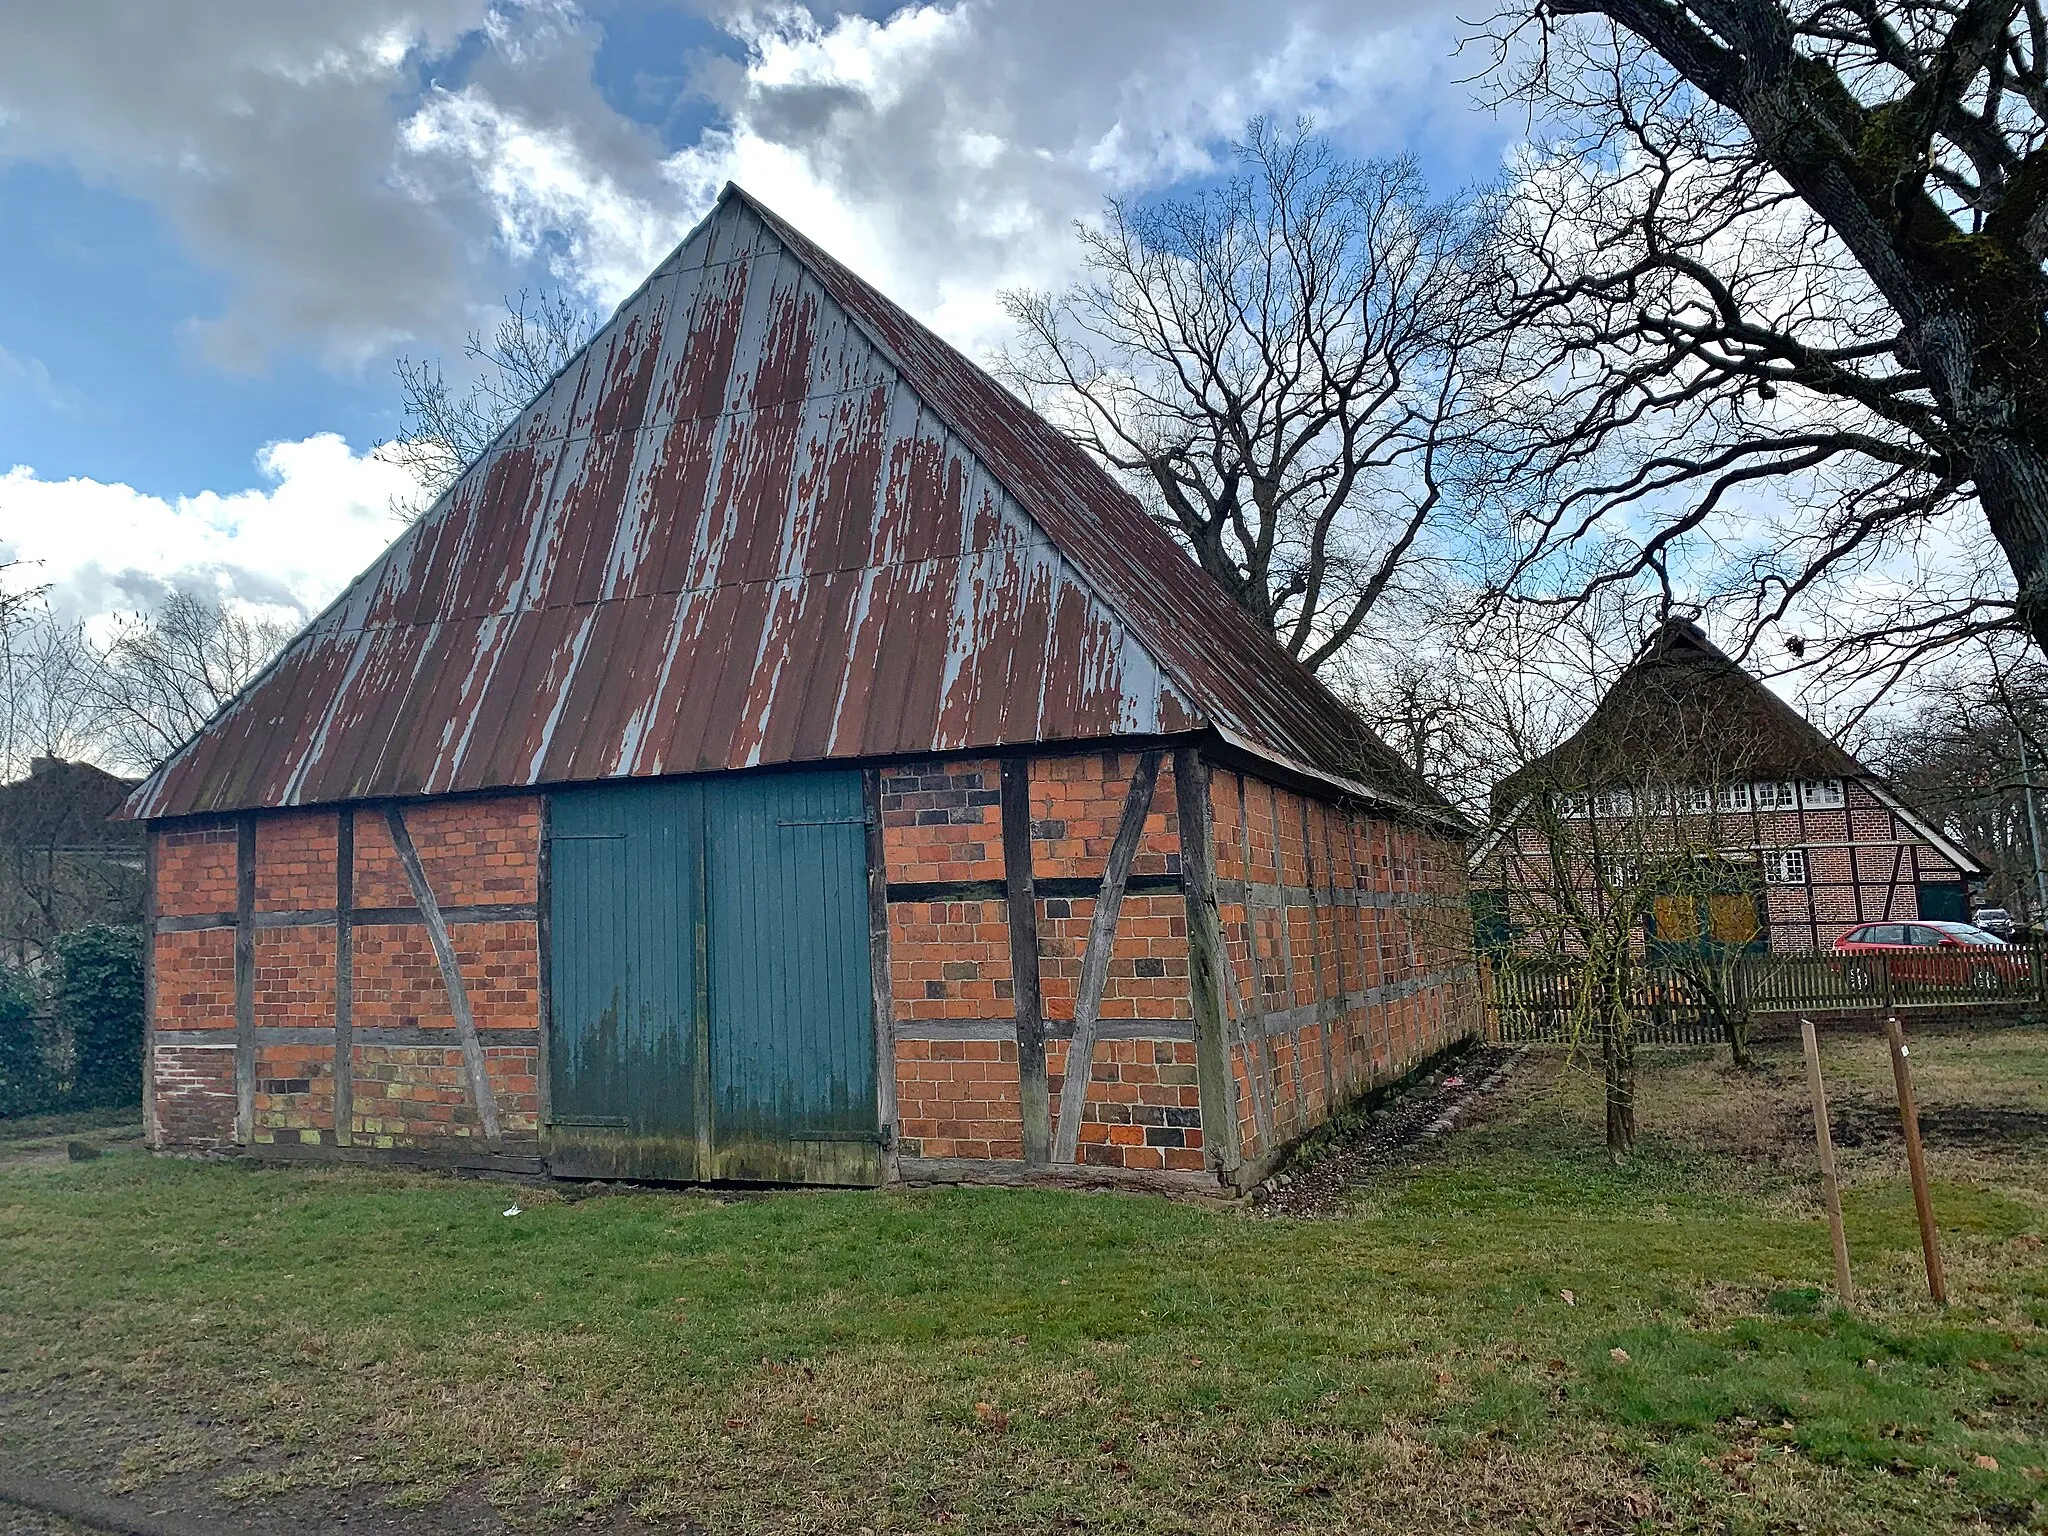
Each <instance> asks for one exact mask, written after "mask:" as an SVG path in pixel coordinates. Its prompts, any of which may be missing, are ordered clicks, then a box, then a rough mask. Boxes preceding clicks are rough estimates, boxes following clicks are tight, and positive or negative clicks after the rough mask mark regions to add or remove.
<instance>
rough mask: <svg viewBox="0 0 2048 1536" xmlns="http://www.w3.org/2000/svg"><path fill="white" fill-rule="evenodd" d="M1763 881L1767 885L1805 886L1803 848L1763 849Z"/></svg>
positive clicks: (1804, 856) (1804, 852) (1804, 855)
mask: <svg viewBox="0 0 2048 1536" xmlns="http://www.w3.org/2000/svg"><path fill="white" fill-rule="evenodd" d="M1764 881H1765V883H1766V884H1769V885H1804V884H1806V850H1805V849H1804V848H1767V849H1765V850H1764Z"/></svg>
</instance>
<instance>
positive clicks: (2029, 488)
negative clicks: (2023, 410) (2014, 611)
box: [1974, 434, 2048, 655]
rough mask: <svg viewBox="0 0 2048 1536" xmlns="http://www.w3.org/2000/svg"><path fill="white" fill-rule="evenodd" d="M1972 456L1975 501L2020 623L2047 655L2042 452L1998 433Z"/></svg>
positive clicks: (2047, 513)
mask: <svg viewBox="0 0 2048 1536" xmlns="http://www.w3.org/2000/svg"><path fill="white" fill-rule="evenodd" d="M1974 457H1975V464H1976V481H1977V499H1978V500H1979V501H1981V502H1982V503H1983V504H1984V516H1985V518H1986V519H1987V520H1988V521H1989V522H1990V524H1991V533H1992V536H1993V537H1994V538H1996V539H1997V540H1998V545H1999V548H2001V549H2003V550H2004V551H2005V558H2006V559H2007V560H2008V561H2009V562H2010V563H2011V565H2012V574H2013V579H2014V582H2015V584H2016V586H2017V589H2018V591H2017V601H2018V604H2019V618H2020V622H2021V623H2022V624H2024V625H2025V626H2026V630H2027V633H2028V634H2030V635H2032V636H2033V637H2034V644H2035V645H2037V646H2039V647H2040V649H2041V652H2042V654H2043V655H2048V453H2044V452H2043V451H2042V450H2041V449H2040V448H2039V447H2037V446H2036V445H2034V444H2033V443H2030V442H2026V441H2022V440H2020V439H2019V438H2017V437H2012V436H2005V435H2002V434H2001V435H1998V436H1989V437H1988V438H1987V440H1986V441H1984V442H1982V443H1980V444H1979V445H1978V447H1977V451H1976V454H1975V456H1974Z"/></svg>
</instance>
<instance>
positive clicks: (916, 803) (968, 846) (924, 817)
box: [881, 762, 1003, 884]
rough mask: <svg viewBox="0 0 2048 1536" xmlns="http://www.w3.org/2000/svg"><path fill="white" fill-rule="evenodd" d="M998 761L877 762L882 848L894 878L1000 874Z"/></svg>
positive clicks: (948, 878) (951, 878)
mask: <svg viewBox="0 0 2048 1536" xmlns="http://www.w3.org/2000/svg"><path fill="white" fill-rule="evenodd" d="M1001 782H1002V769H1001V767H1000V766H999V765H998V764H996V763H994V762H972V763H946V764H938V763H926V764H917V763H909V764H899V765H897V766H894V767H890V768H885V769H883V770H882V780H881V797H882V803H881V812H882V853H883V863H884V867H885V868H886V870H887V871H888V878H889V879H890V880H892V881H895V882H897V883H900V884H924V883H932V882H941V881H959V880H1000V879H1002V878H1003V813H1002V791H1001V787H1000V786H1001Z"/></svg>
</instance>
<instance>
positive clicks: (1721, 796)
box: [1714, 784, 1749, 811]
mask: <svg viewBox="0 0 2048 1536" xmlns="http://www.w3.org/2000/svg"><path fill="white" fill-rule="evenodd" d="M1714 799H1715V803H1716V804H1717V805H1719V806H1720V807H1721V809H1722V810H1724V811H1746V810H1748V809H1749V786H1748V785H1747V784H1723V785H1722V786H1721V787H1720V789H1719V790H1718V791H1716V792H1715V796H1714Z"/></svg>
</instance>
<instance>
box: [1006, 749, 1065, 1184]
mask: <svg viewBox="0 0 2048 1536" xmlns="http://www.w3.org/2000/svg"><path fill="white" fill-rule="evenodd" d="M1001 799H1002V813H1003V892H1004V895H1005V896H1007V897H1008V898H1009V910H1010V994H1011V999H1012V1001H1013V1003H1014V1004H1015V1008H1016V1016H1017V1097H1018V1101H1019V1103H1018V1107H1019V1109H1020V1110H1021V1111H1022V1115H1023V1122H1024V1161H1025V1162H1027V1163H1029V1164H1031V1165H1032V1166H1033V1167H1042V1166H1043V1165H1044V1164H1045V1163H1046V1162H1048V1161H1049V1160H1050V1158H1051V1154H1052V1095H1051V1091H1050V1090H1049V1089H1048V1088H1047V1086H1046V1069H1045V1006H1044V1003H1043V1001H1042V1000H1041V998H1040V996H1039V991H1038V886H1037V884H1036V882H1035V881H1034V880H1033V878H1032V874H1031V760H1030V759H1029V758H1028V757H1006V758H1004V759H1003V775H1002V790H1001ZM1068 1070H1069V1071H1072V1070H1073V1064H1072V1062H1071V1060H1070V1061H1069V1063H1068Z"/></svg>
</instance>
